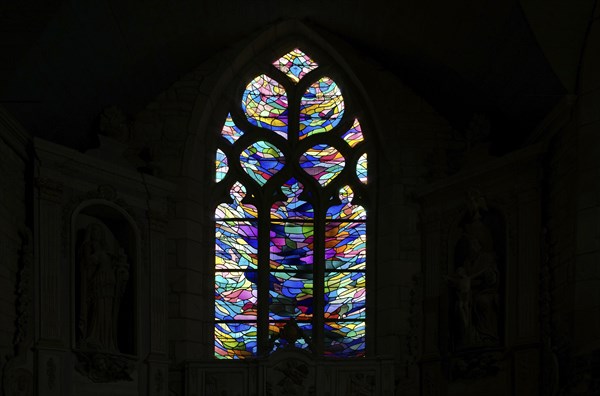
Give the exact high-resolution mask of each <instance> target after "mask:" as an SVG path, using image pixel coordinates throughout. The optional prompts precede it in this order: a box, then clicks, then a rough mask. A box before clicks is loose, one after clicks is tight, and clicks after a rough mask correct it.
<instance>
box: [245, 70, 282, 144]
mask: <svg viewBox="0 0 600 396" xmlns="http://www.w3.org/2000/svg"><path fill="white" fill-rule="evenodd" d="M242 110H243V111H244V113H245V114H246V117H247V118H248V121H249V122H250V123H251V124H253V125H256V126H258V127H261V128H266V129H270V130H272V131H274V132H275V133H277V134H279V135H281V136H282V137H284V138H287V126H288V98H287V94H286V92H285V88H284V87H283V85H281V84H280V83H278V82H277V81H275V80H274V79H272V78H271V77H268V76H267V75H265V74H261V75H260V76H258V77H256V78H254V80H252V81H250V83H249V84H248V85H247V86H246V90H245V91H244V94H243V95H242Z"/></svg>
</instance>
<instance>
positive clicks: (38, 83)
mask: <svg viewBox="0 0 600 396" xmlns="http://www.w3.org/2000/svg"><path fill="white" fill-rule="evenodd" d="M595 1H596V0H578V1H564V0H521V1H517V0H477V1H475V0H455V1H441V0H399V1H393V2H392V1H384V0H371V1H354V0H330V1H314V0H306V1H304V2H302V3H298V2H285V1H275V0H258V1H253V2H241V1H240V2H227V1H214V2H206V1H204V2H203V1H197V0H177V1H165V0H146V1H141V0H138V1H133V0H128V1H125V0H98V1H93V2H91V1H90V2H88V1H85V2H83V1H65V0H53V1H43V0H22V1H16V0H9V1H6V2H2V3H0V30H2V34H1V35H0V48H1V49H0V105H2V106H4V107H6V108H7V109H8V110H9V111H10V112H11V113H12V114H13V115H14V116H15V117H16V118H17V119H18V120H19V121H20V122H21V123H22V124H23V125H24V126H25V128H26V129H28V130H29V131H30V132H31V133H32V134H34V135H37V136H41V137H44V138H47V139H50V140H54V141H56V142H60V143H63V144H67V145H69V146H72V147H76V148H79V149H85V148H87V147H89V146H90V144H91V142H93V141H94V139H92V136H93V133H94V131H93V128H92V125H93V121H94V119H95V118H96V117H97V116H98V114H99V113H100V112H101V111H102V109H103V108H105V107H107V106H110V105H118V106H120V107H122V108H123V109H124V110H125V112H126V113H129V114H134V113H135V112H136V111H138V110H140V109H141V108H142V107H143V106H144V105H146V104H147V103H148V102H149V101H150V100H151V99H152V98H153V97H154V96H156V95H157V94H159V93H160V92H161V91H162V90H164V89H166V88H167V87H168V86H169V85H170V84H172V83H173V82H175V81H176V80H177V79H178V78H179V77H181V76H182V75H184V74H186V73H188V72H189V71H191V70H193V69H194V68H195V67H196V66H198V65H200V64H201V63H202V62H203V61H204V60H206V59H208V58H209V57H211V56H212V55H213V54H215V53H216V52H218V51H220V50H222V49H224V48H227V47H228V46H230V45H231V43H234V42H238V41H240V40H242V39H243V38H245V37H248V36H251V35H253V34H256V33H259V32H260V31H262V30H263V29H265V28H266V27H268V26H269V25H272V24H274V23H276V22H278V21H280V20H282V19H295V18H297V19H300V20H302V21H303V22H304V23H305V24H307V25H309V26H310V27H311V28H313V29H315V30H316V31H318V32H319V33H320V34H321V35H322V36H324V37H328V36H335V37H337V38H338V39H341V40H344V41H346V42H348V43H349V44H351V45H352V46H354V47H355V48H356V49H357V50H358V51H359V52H361V53H362V54H364V56H365V57H369V58H371V59H372V60H373V61H374V62H376V63H378V64H380V65H381V66H382V67H385V68H387V69H389V70H390V71H391V72H393V73H395V74H396V75H397V76H398V77H399V78H400V79H402V80H403V81H404V82H405V83H407V84H408V85H409V86H410V87H412V88H413V89H414V90H415V91H416V92H417V93H418V94H420V95H422V96H423V97H425V98H426V99H427V100H428V101H429V102H430V103H431V104H432V105H433V106H434V108H435V109H436V110H437V111H438V112H439V113H440V114H441V115H443V116H444V117H446V118H447V119H448V120H449V121H450V122H451V124H452V125H453V126H454V127H455V128H456V129H457V130H459V131H460V130H461V129H464V128H465V127H466V126H467V125H468V122H469V120H470V119H471V117H472V116H473V114H474V113H483V114H485V115H486V116H487V117H488V118H489V119H490V120H491V123H492V132H493V139H494V140H495V141H496V147H497V149H498V152H504V151H507V150H510V149H512V148H515V147H518V146H519V145H520V144H522V142H523V141H524V140H525V139H526V138H527V137H528V136H529V134H530V133H531V132H532V130H533V129H534V128H535V126H536V125H537V124H538V123H539V122H540V120H541V119H543V117H544V116H545V115H546V114H548V113H549V112H550V111H551V109H552V108H553V107H554V106H555V105H556V103H558V102H559V101H560V99H561V98H562V97H563V96H564V95H565V94H566V93H576V92H577V74H578V67H579V63H580V62H579V58H580V53H581V50H582V46H583V43H584V40H585V37H586V31H587V27H588V24H589V19H590V17H591V14H592V12H593V11H592V10H593V6H594V3H595ZM232 3H233V4H232Z"/></svg>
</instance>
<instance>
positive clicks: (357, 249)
mask: <svg viewBox="0 0 600 396" xmlns="http://www.w3.org/2000/svg"><path fill="white" fill-rule="evenodd" d="M366 229H367V225H366V224H365V223H349V222H348V223H340V222H328V223H326V224H325V269H327V270H364V269H365V262H366V257H367V248H366V245H367V243H366V242H367V233H366Z"/></svg>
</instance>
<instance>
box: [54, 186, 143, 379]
mask: <svg viewBox="0 0 600 396" xmlns="http://www.w3.org/2000/svg"><path fill="white" fill-rule="evenodd" d="M101 208H104V210H105V211H107V212H108V213H110V212H111V211H112V212H113V213H112V215H113V217H114V218H113V219H112V220H113V221H116V222H118V221H120V222H121V223H122V224H127V225H128V226H129V231H130V233H131V235H129V243H132V242H133V245H134V246H133V249H131V248H129V249H128V252H127V254H128V255H132V253H133V258H132V259H131V261H130V266H131V267H132V270H130V271H129V272H130V274H131V273H132V274H133V276H132V277H130V278H129V279H130V280H132V281H133V282H132V283H131V286H130V287H131V289H130V292H131V296H130V298H131V299H132V301H131V304H132V306H131V307H130V309H131V310H132V311H133V318H134V319H133V324H134V326H133V329H132V333H131V335H130V337H131V338H132V341H133V345H132V351H127V352H121V351H120V350H119V351H118V352H114V351H113V352H106V351H93V350H89V349H86V348H83V347H81V345H79V337H78V334H77V333H78V330H77V327H78V320H77V319H78V312H77V311H78V309H77V306H78V304H77V302H79V303H80V304H81V301H80V300H79V298H80V296H78V295H77V290H78V289H79V287H80V286H78V280H77V273H78V271H77V265H78V263H77V255H78V254H77V244H78V240H77V239H78V238H77V233H78V232H80V230H78V224H77V223H78V218H79V217H80V216H82V215H84V216H89V217H92V218H93V217H95V218H97V219H98V220H100V221H101V222H102V223H103V224H104V220H106V218H101V217H98V216H99V215H98V213H93V210H91V209H95V210H101ZM86 210H87V212H88V213H86ZM105 215H106V213H105ZM119 216H120V217H121V218H120V219H117V217H119ZM104 226H105V227H106V228H107V229H108V230H109V231H110V232H111V233H112V232H113V231H112V230H111V229H110V228H109V227H108V226H106V224H104ZM113 228H114V226H113ZM145 228H146V227H145V225H144V223H143V222H142V221H140V219H139V218H138V216H136V214H135V213H134V211H133V210H132V209H131V207H130V206H129V205H127V203H126V202H125V201H124V200H123V199H121V198H118V195H117V192H116V190H115V188H114V187H112V186H109V185H100V186H98V188H97V190H95V191H89V192H88V193H86V194H84V195H82V196H80V197H79V198H78V199H76V200H73V201H72V202H71V203H70V204H69V205H66V206H65V210H64V212H63V233H64V235H65V236H68V237H66V238H63V241H64V244H65V245H66V246H63V248H65V247H66V249H65V250H66V251H68V254H65V255H64V256H65V257H69V271H70V280H71V288H70V302H71V304H70V305H71V315H70V317H71V323H72V324H73V325H72V326H71V331H72V337H71V348H72V350H73V353H74V355H75V356H76V361H77V363H76V364H75V368H76V370H77V371H78V372H79V373H80V374H82V375H85V376H87V377H88V378H89V379H90V380H92V381H93V382H112V381H123V380H124V381H131V380H132V378H131V374H132V372H133V371H134V370H136V368H137V363H138V361H139V353H140V350H141V337H140V313H141V311H140V306H139V301H140V292H141V290H142V285H141V268H142V265H143V266H144V267H147V262H146V257H145V251H146V249H145V248H144V247H145V246H146V245H147V242H146V236H145V233H144V230H145ZM112 236H113V238H115V237H114V235H112ZM115 239H116V238H115ZM121 239H123V237H122V238H121ZM67 246H68V247H67ZM67 249H68V250H67ZM131 250H133V251H131Z"/></svg>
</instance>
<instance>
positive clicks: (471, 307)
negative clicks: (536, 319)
mask: <svg viewBox="0 0 600 396" xmlns="http://www.w3.org/2000/svg"><path fill="white" fill-rule="evenodd" d="M468 209H469V210H468V214H467V215H466V217H465V219H464V221H463V223H462V236H461V238H460V239H459V241H458V243H457V246H456V253H457V254H456V255H455V262H454V268H455V271H454V274H452V275H450V276H448V277H447V280H448V281H449V282H450V285H451V286H452V287H453V289H454V291H455V292H454V302H455V303H454V307H453V311H454V312H452V313H451V322H453V323H452V325H453V326H452V327H453V338H454V340H453V341H454V345H455V347H459V348H461V347H474V346H491V345H496V344H497V343H498V341H499V336H500V334H499V327H498V321H499V315H500V309H499V300H500V296H499V293H500V272H499V268H498V257H499V256H501V255H500V254H499V253H500V252H499V251H498V250H499V249H502V248H503V247H502V246H496V245H501V243H495V241H494V239H495V237H494V232H495V233H498V230H493V229H492V227H494V226H495V225H497V224H498V222H495V223H490V222H489V221H488V223H490V224H486V223H485V221H484V220H485V217H486V216H488V211H489V210H488V207H487V204H486V202H485V198H484V197H483V196H482V195H481V193H480V192H479V191H477V190H470V191H469V193H468ZM491 217H492V216H490V218H491ZM488 220H489V219H488ZM496 239H498V238H496Z"/></svg>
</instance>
